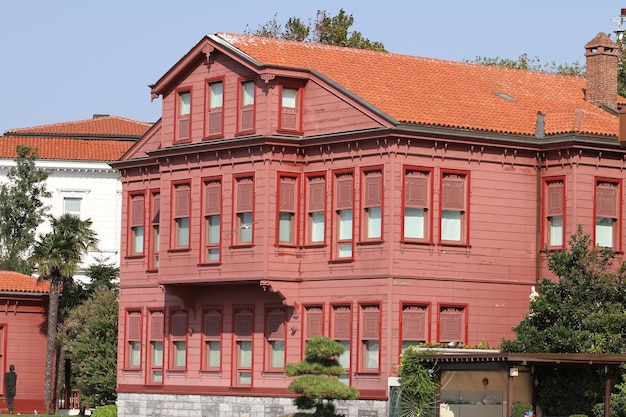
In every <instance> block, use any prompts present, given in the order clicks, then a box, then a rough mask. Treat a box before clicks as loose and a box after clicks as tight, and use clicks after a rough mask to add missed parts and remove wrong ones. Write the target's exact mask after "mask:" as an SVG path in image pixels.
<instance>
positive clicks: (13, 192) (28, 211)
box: [0, 145, 50, 275]
mask: <svg viewBox="0 0 626 417" xmlns="http://www.w3.org/2000/svg"><path fill="white" fill-rule="evenodd" d="M16 153H17V158H16V159H15V164H16V165H15V166H14V167H12V168H11V169H10V170H9V173H8V175H7V179H8V181H7V182H6V183H4V184H2V185H1V186H0V270H8V271H16V272H21V273H23V274H27V275H30V274H31V273H32V270H33V266H32V264H31V263H30V262H29V261H28V258H29V255H30V252H31V250H32V247H33V245H34V243H35V229H36V228H37V226H39V224H40V223H41V222H42V221H43V220H44V218H45V217H46V213H47V210H48V207H47V206H45V205H44V202H43V201H42V200H43V199H45V198H48V197H50V193H49V192H48V191H47V190H46V179H47V178H48V173H47V172H46V171H44V170H41V169H38V168H37V167H36V166H35V161H36V160H37V151H36V150H32V149H31V148H29V147H27V146H22V145H19V146H17V147H16Z"/></svg>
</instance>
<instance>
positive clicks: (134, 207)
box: [129, 194, 144, 255]
mask: <svg viewBox="0 0 626 417" xmlns="http://www.w3.org/2000/svg"><path fill="white" fill-rule="evenodd" d="M129 211H130V219H129V225H130V232H129V243H130V254H131V255H143V239H144V195H143V194H138V195H131V196H130V210H129Z"/></svg>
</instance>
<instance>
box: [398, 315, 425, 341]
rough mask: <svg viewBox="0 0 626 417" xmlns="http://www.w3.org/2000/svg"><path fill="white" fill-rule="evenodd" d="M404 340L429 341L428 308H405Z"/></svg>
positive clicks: (403, 316)
mask: <svg viewBox="0 0 626 417" xmlns="http://www.w3.org/2000/svg"><path fill="white" fill-rule="evenodd" d="M402 340H423V341H426V340H428V338H427V335H426V308H425V307H421V306H404V307H403V309H402Z"/></svg>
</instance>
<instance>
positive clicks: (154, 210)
mask: <svg viewBox="0 0 626 417" xmlns="http://www.w3.org/2000/svg"><path fill="white" fill-rule="evenodd" d="M150 195H151V198H152V202H151V205H150V206H151V210H150V249H149V253H150V259H149V263H148V268H149V269H150V270H156V269H158V268H159V245H160V244H161V235H160V224H159V223H160V221H161V195H160V194H159V193H158V192H152V193H151V194H150Z"/></svg>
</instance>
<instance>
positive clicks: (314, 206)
mask: <svg viewBox="0 0 626 417" xmlns="http://www.w3.org/2000/svg"><path fill="white" fill-rule="evenodd" d="M307 181H308V194H307V214H308V219H307V243H309V244H320V243H324V241H325V237H326V177H325V176H323V175H319V176H318V175H310V176H309V177H308V179H307Z"/></svg>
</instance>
